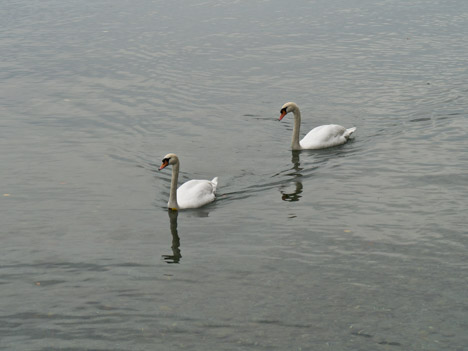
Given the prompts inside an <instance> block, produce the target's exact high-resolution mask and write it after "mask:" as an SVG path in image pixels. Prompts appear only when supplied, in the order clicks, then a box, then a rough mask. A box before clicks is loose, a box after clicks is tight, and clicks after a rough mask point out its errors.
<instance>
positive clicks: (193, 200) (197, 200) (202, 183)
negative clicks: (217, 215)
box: [177, 177, 218, 209]
mask: <svg viewBox="0 0 468 351" xmlns="http://www.w3.org/2000/svg"><path fill="white" fill-rule="evenodd" d="M217 185H218V177H216V178H214V179H213V180H211V181H210V180H200V179H193V180H189V181H188V182H186V183H184V184H182V185H181V186H180V187H179V188H178V189H177V203H178V204H179V208H180V209H184V208H197V207H201V206H203V205H206V204H208V203H210V202H212V201H214V199H215V194H216V187H217Z"/></svg>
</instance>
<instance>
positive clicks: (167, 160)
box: [162, 157, 171, 163]
mask: <svg viewBox="0 0 468 351" xmlns="http://www.w3.org/2000/svg"><path fill="white" fill-rule="evenodd" d="M170 159H171V158H170V157H169V158H163V160H162V162H163V163H166V162H167V163H169V160H170Z"/></svg>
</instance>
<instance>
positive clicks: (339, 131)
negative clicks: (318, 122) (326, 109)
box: [299, 124, 356, 149]
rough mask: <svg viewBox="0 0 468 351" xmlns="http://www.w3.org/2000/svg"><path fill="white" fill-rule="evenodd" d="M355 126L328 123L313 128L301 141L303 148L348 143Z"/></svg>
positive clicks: (319, 147) (320, 147) (318, 147)
mask: <svg viewBox="0 0 468 351" xmlns="http://www.w3.org/2000/svg"><path fill="white" fill-rule="evenodd" d="M355 130H356V128H355V127H353V128H349V129H346V128H345V127H342V126H339V125H337V124H326V125H323V126H318V127H316V128H314V129H312V130H311V131H310V132H309V133H307V135H306V136H305V137H304V138H303V139H302V140H301V141H300V142H299V144H300V145H301V147H302V148H303V149H323V148H327V147H332V146H337V145H341V144H344V143H346V141H348V139H349V137H350V135H351V134H352V133H353V132H354V131H355Z"/></svg>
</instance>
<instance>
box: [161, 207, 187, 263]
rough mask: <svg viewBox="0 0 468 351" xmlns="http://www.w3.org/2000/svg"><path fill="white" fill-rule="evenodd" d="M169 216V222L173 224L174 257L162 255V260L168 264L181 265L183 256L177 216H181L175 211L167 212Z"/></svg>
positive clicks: (169, 210) (172, 247)
mask: <svg viewBox="0 0 468 351" xmlns="http://www.w3.org/2000/svg"><path fill="white" fill-rule="evenodd" d="M167 213H168V214H169V221H170V223H171V225H170V227H171V234H172V246H171V249H172V255H162V258H163V259H164V261H166V263H169V264H170V263H179V262H180V259H181V258H182V255H181V253H180V249H179V247H180V238H179V234H178V232H177V216H178V215H179V211H174V210H171V209H168V210H167Z"/></svg>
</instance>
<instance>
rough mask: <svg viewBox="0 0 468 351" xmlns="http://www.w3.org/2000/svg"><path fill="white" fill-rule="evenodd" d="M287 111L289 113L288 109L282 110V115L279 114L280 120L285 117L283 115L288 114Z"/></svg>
mask: <svg viewBox="0 0 468 351" xmlns="http://www.w3.org/2000/svg"><path fill="white" fill-rule="evenodd" d="M286 113H287V112H286V110H283V111H282V112H281V116H279V121H281V120H282V119H283V117H284V116H286Z"/></svg>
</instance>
